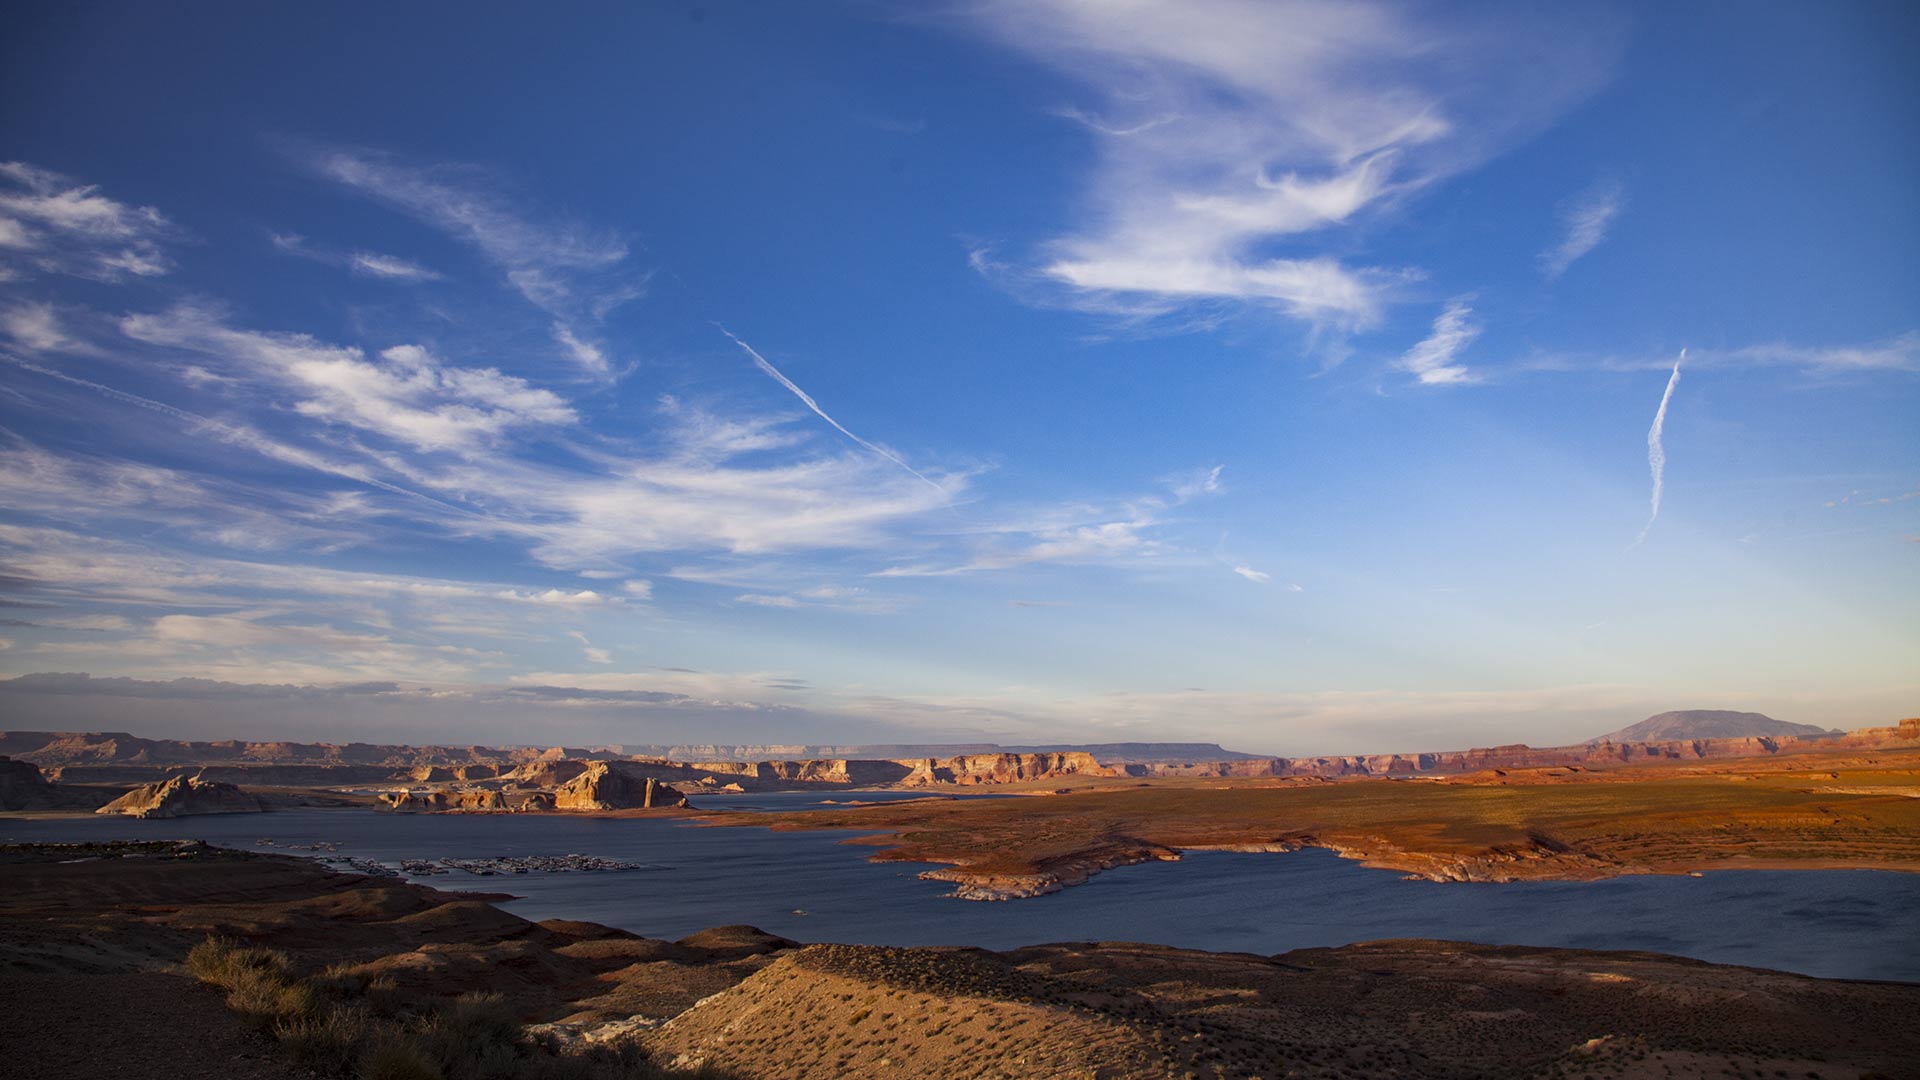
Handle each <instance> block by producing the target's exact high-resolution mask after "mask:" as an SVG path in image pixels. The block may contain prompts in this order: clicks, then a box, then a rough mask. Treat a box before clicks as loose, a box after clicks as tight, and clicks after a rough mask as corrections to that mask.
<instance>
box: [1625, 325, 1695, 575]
mask: <svg viewBox="0 0 1920 1080" xmlns="http://www.w3.org/2000/svg"><path fill="white" fill-rule="evenodd" d="M1686 358H1687V350H1685V349H1681V350H1680V356H1679V358H1678V359H1676V360H1674V362H1673V374H1672V375H1669V376H1668V377H1667V392H1666V393H1664V394H1661V395H1660V408H1659V410H1658V411H1656V412H1655V413H1654V414H1653V426H1652V427H1650V428H1648V429H1647V468H1648V469H1649V470H1650V471H1651V472H1652V473H1653V511H1652V513H1650V514H1648V515H1647V523H1646V525H1645V526H1643V527H1642V528H1641V529H1640V535H1639V537H1637V538H1636V539H1635V540H1634V541H1633V543H1632V544H1631V545H1630V547H1639V546H1640V544H1641V542H1642V541H1644V540H1645V539H1646V538H1647V533H1648V531H1649V530H1651V529H1652V528H1653V523H1654V521H1656V520H1658V519H1659V517H1660V492H1661V490H1662V489H1663V488H1664V487H1665V486H1666V480H1667V448H1666V447H1664V446H1662V445H1661V444H1660V434H1661V432H1662V431H1664V430H1665V429H1666V426H1667V402H1669V401H1672V400H1673V388H1674V387H1676V386H1678V385H1680V365H1681V363H1682V362H1684V361H1685V360H1686Z"/></svg>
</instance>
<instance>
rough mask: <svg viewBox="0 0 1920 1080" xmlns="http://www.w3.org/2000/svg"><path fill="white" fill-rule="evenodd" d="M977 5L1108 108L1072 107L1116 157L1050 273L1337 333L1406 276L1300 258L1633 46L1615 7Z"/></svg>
mask: <svg viewBox="0 0 1920 1080" xmlns="http://www.w3.org/2000/svg"><path fill="white" fill-rule="evenodd" d="M969 11H970V13H971V16H972V18H973V19H974V20H975V22H976V23H977V24H978V25H979V26H981V27H982V28H983V29H984V30H985V32H986V33H988V34H989V35H990V36H992V37H993V38H995V39H997V40H999V41H1001V42H1003V43H1005V44H1006V45H1008V46H1010V47H1012V48H1015V49H1018V50H1021V51H1023V52H1026V53H1029V54H1031V55H1033V56H1034V57H1035V58H1036V59H1037V60H1039V61H1040V62H1042V63H1045V64H1047V65H1049V66H1051V67H1054V68H1057V69H1060V70H1062V71H1064V72H1066V73H1067V74H1068V75H1070V76H1072V77H1074V78H1075V79H1077V80H1078V81H1079V82H1081V83H1082V84H1084V85H1085V86H1086V87H1088V88H1089V89H1090V90H1091V92H1092V93H1093V94H1094V95H1095V96H1096V97H1097V98H1098V99H1099V104H1098V105H1097V106H1094V107H1082V106H1079V105H1070V106H1067V107H1065V108H1061V109H1059V110H1057V111H1058V112H1059V113H1060V115H1063V116H1066V117H1068V118H1070V119H1072V120H1074V121H1076V122H1078V123H1080V124H1082V125H1083V126H1084V127H1085V128H1086V130H1087V131H1088V132H1089V134H1090V138H1091V139H1092V141H1093V143H1094V146H1095V149H1096V153H1097V155H1098V156H1097V161H1096V163H1095V165H1094V167H1093V169H1092V173H1091V177H1090V181H1089V190H1088V194H1087V198H1086V199H1085V200H1084V202H1083V205H1084V207H1085V213H1084V217H1085V218H1086V221H1085V223H1084V224H1083V226H1082V227H1081V228H1079V229H1078V230H1076V231H1075V232H1073V233H1072V234H1070V235H1067V236H1064V237H1059V238H1056V239H1055V240H1053V241H1052V242H1051V243H1049V244H1048V245H1047V247H1046V251H1047V254H1046V255H1045V256H1044V257H1043V258H1042V259H1041V260H1040V269H1039V273H1040V274H1041V275H1042V276H1043V277H1044V278H1046V279H1050V280H1051V281H1052V282H1054V283H1056V284H1057V285H1064V286H1066V287H1067V288H1068V289H1069V290H1070V291H1071V292H1073V293H1075V294H1077V295H1079V296H1080V297H1081V298H1082V299H1083V300H1085V301H1087V302H1088V303H1089V304H1090V305H1092V306H1095V307H1096V308H1098V309H1101V310H1119V311H1130V312H1131V313H1133V314H1136V315H1142V316H1147V317H1151V316H1153V315H1156V314H1162V313H1166V312H1167V311H1169V310H1172V309H1174V308H1177V307H1180V306H1182V305H1186V304H1191V303H1193V302H1196V301H1218V300H1234V301H1248V302H1255V303H1262V304H1266V305H1270V306H1273V307H1275V308H1277V309H1279V310H1281V311H1283V312H1285V313H1286V314H1288V315H1290V316H1292V317H1294V318H1297V319H1300V320H1304V321H1306V322H1308V323H1311V324H1313V325H1315V326H1316V327H1333V328H1338V329H1353V328H1365V327H1368V326H1371V325H1373V324H1374V323H1375V322H1376V321H1377V320H1378V319H1379V316H1380V311H1381V307H1382V305H1383V303H1384V302H1385V300H1386V299H1387V298H1388V294H1389V292H1390V290H1391V287H1392V286H1393V284H1394V283H1395V282H1396V281H1398V280H1400V279H1401V278H1402V277H1403V276H1404V275H1403V273H1402V272H1401V271H1397V270H1383V269H1380V268H1370V267H1354V266H1349V265H1347V264H1345V263H1343V262H1342V261H1340V260H1339V259H1337V258H1335V257H1334V256H1333V255H1332V254H1330V253H1326V252H1321V253H1313V252H1311V251H1308V252H1306V253H1301V251H1300V249H1302V248H1310V247H1311V246H1312V245H1313V244H1315V243H1316V242H1317V241H1316V237H1318V236H1319V235H1320V234H1325V233H1330V232H1332V231H1335V230H1338V229H1340V228H1342V227H1344V226H1347V225H1350V224H1352V223H1354V222H1356V221H1358V220H1360V219H1361V218H1362V216H1363V215H1365V214H1366V213H1367V212H1369V211H1370V210H1372V209H1374V208H1375V207H1378V206H1381V205H1385V204H1389V203H1392V202H1394V201H1396V200H1398V199H1401V198H1403V197H1405V196H1407V195H1408V194H1410V193H1412V192H1415V191H1417V190H1420V189H1421V188H1423V187H1426V186H1428V185H1431V184H1432V183H1434V182H1435V181H1437V180H1439V179H1441V178H1443V177H1445V176H1448V175H1450V174H1452V173H1454V172H1457V171H1459V170H1460V169H1462V168H1465V167H1468V166H1470V165H1471V164H1474V163H1476V162H1478V161H1480V160H1484V158H1485V157H1486V156H1488V155H1489V154H1491V153H1493V152H1494V151H1495V150H1497V149H1498V148H1499V147H1500V146H1502V145H1504V144H1506V143H1507V142H1510V141H1511V140H1512V139H1513V138H1515V137H1516V136H1517V135H1518V134H1519V133H1521V132H1524V131H1528V130H1532V129H1534V128H1536V127H1538V126H1540V125H1541V124H1544V123H1545V122H1546V121H1547V120H1548V119H1550V118H1551V117H1553V116H1555V115H1557V114H1558V113H1559V112H1561V111H1563V110H1564V109H1565V108H1566V107H1567V106H1568V105H1569V104H1570V103H1571V102H1573V101H1575V100H1577V99H1578V98H1580V97H1581V96H1583V95H1584V94H1586V93H1588V92H1590V91H1591V89H1592V88H1593V87H1595V86H1596V85H1598V84H1599V82H1600V81H1601V79H1602V77H1603V76H1604V73H1605V70H1606V68H1607V67H1608V65H1609V64H1610V61H1611V56H1612V53H1613V51H1614V50H1615V48H1616V47H1617V44H1616V43H1617V40H1618V36H1619V35H1618V34H1617V32H1616V31H1615V28H1614V27H1613V26H1612V25H1611V24H1612V22H1613V21H1614V20H1612V19H1611V18H1610V17H1605V16H1602V15H1598V14H1594V15H1583V16H1581V17H1579V19H1578V22H1580V23H1581V24H1582V25H1568V23H1567V20H1566V19H1565V18H1556V19H1553V20H1549V19H1545V18H1537V17H1534V16H1531V15H1526V14H1524V13H1516V12H1511V11H1503V13H1502V14H1501V15H1500V16H1498V17H1497V22H1498V25H1497V26H1496V25H1493V24H1494V23H1495V22H1496V17H1494V16H1492V15H1485V16H1482V15H1478V14H1476V13H1474V12H1471V11H1464V10H1452V11H1449V12H1446V13H1445V14H1446V15H1447V19H1448V22H1447V24H1446V25H1440V24H1439V21H1438V16H1434V15H1431V14H1430V13H1423V12H1421V11H1419V10H1417V9H1414V8H1411V7H1404V6H1398V5H1387V4H1371V3H1359V2H1355V3H1331V2H1322V0H1294V2H1266V0H1179V2H1172V0H1169V2H1148V0H1134V2H1128V3H1121V4H1114V3H1104V2H1099V0H988V2H985V3H980V4H976V5H973V6H972V7H971V8H970V9H969ZM1549 23H1553V24H1555V25H1548V24H1549ZM1602 23H1605V24H1608V25H1600V24H1602ZM1468 71H1471V72H1472V76H1471V77H1470V78H1469V77H1463V73H1464V72H1468ZM978 250H979V249H976V251H978ZM975 267H976V269H983V267H982V264H981V261H980V260H979V259H975Z"/></svg>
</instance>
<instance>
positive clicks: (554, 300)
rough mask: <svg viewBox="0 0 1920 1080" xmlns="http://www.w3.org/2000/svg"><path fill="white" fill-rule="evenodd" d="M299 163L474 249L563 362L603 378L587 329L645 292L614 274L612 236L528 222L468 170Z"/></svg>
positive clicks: (320, 156) (638, 281) (619, 260)
mask: <svg viewBox="0 0 1920 1080" xmlns="http://www.w3.org/2000/svg"><path fill="white" fill-rule="evenodd" d="M307 160H308V163H309V164H310V165H311V167H312V168H313V169H314V170H315V171H316V172H318V173H319V174H320V175H322V176H324V177H326V178H328V179H330V180H333V181H335V182H337V183H339V184H341V185H344V186H345V187H347V188H349V189H351V190H354V191H357V192H359V193H360V194H362V195H365V196H367V197H369V198H372V199H374V200H376V201H378V202H381V203H385V204H386V205H388V206H391V207H393V208H395V209H397V210H399V211H401V212H403V213H406V214H408V215H410V216H412V217H415V218H418V219H419V220H421V221H424V222H426V223H427V224H429V225H432V226H434V227H436V228H438V229H440V230H442V231H444V232H446V233H448V234H449V235H451V236H453V237H455V238H456V239H459V240H461V241H463V242H465V243H467V244H469V245H471V246H472V247H474V248H475V249H476V250H478V251H479V252H480V253H481V254H482V255H483V256H485V257H486V258H487V260H488V261H490V262H492V263H493V264H494V265H495V266H497V267H499V269H500V270H501V272H502V274H503V275H504V276H505V278H506V280H507V282H508V284H509V285H511V286H512V287H513V289H514V290H515V291H517V292H518V293H519V294H520V295H521V296H523V297H525V298H526V299H527V300H528V301H529V302H530V303H532V304H534V305H535V306H537V307H539V308H540V309H542V310H543V311H545V312H547V313H548V314H549V315H551V316H552V317H553V319H554V322H553V325H552V336H553V339H554V341H555V343H556V344H557V345H559V346H560V348H561V349H562V352H563V354H564V355H566V356H567V357H568V358H569V359H571V360H572V361H573V362H574V363H575V364H577V365H578V366H579V367H581V368H582V369H583V370H585V371H586V372H588V373H589V374H593V375H599V376H604V375H609V374H611V373H612V369H613V363H612V361H611V360H610V358H609V357H608V356H607V353H606V349H605V347H604V346H603V345H601V344H600V343H597V342H595V341H593V340H592V338H591V336H590V335H591V327H592V326H593V324H595V323H597V322H598V321H599V320H601V319H604V318H605V317H606V315H607V314H608V312H609V311H610V310H612V308H613V307H615V306H617V305H619V304H622V303H625V302H627V301H629V300H632V299H635V298H637V297H639V296H640V295H642V294H643V293H644V291H645V275H641V274H636V273H633V272H630V271H623V270H622V269H621V268H622V265H623V264H624V263H625V261H626V259H627V255H628V247H627V244H626V242H625V241H624V240H622V239H620V238H619V237H618V236H617V235H615V234H612V233H610V232H606V231H602V230H594V229H590V228H588V227H586V226H583V225H580V224H578V223H574V222H566V221H559V222H545V223H536V222H533V221H530V220H528V219H527V218H525V217H523V216H522V215H521V214H520V213H518V212H516V211H515V210H514V209H513V208H512V207H511V206H510V205H509V204H508V202H507V200H506V199H504V198H503V197H501V196H499V195H498V194H496V193H495V192H494V191H493V190H492V188H491V184H490V182H489V181H488V180H487V178H486V177H485V176H484V175H483V174H482V173H481V172H480V171H479V170H477V169H473V168H471V167H460V166H451V165H439V166H421V165H413V164H408V163H404V162H402V161H400V160H399V159H397V158H395V157H393V156H392V155H387V154H380V153H375V152H371V151H361V150H345V149H332V150H323V151H320V152H317V153H312V154H310V155H308V158H307Z"/></svg>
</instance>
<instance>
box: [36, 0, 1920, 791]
mask: <svg viewBox="0 0 1920 1080" xmlns="http://www.w3.org/2000/svg"><path fill="white" fill-rule="evenodd" d="M7 24H8V25H7V33H6V34H5V35H3V36H0V162H6V164H4V166H0V676H5V677H7V678H6V679H5V681H0V723H3V724H4V725H5V726H7V727H10V728H53V729H68V728H86V729H108V730H133V731H135V732H138V733H140V734H144V735H149V736H156V737H158V736H168V737H190V738H220V737H256V738H258V737H275V738H305V739H330V740H347V739H358V740H364V741H382V742H394V741H403V740H410V741H415V742H454V743H467V742H509V743H540V744H550V743H562V742H565V743H572V744H577V743H583V742H586V743H661V742H684V741H698V742H788V743H799V742H905V741H916V742H924V741H999V742H1009V743H1017V742H1035V741H1044V742H1113V741H1123V740H1175V739H1177V740H1207V741H1218V742H1221V743H1223V744H1225V745H1228V746H1231V747H1234V748H1237V749H1243V750H1251V751H1260V752H1268V753H1281V754H1306V753H1330V752H1372V751H1389V750H1408V749H1434V748H1454V747H1466V746H1483V745H1494V744H1502V743H1511V742H1529V743H1532V744H1534V745H1552V744H1556V743H1565V742H1571V741H1577V740H1579V739H1583V738H1585V737H1588V736H1591V735H1593V734H1596V733H1598V732H1601V731H1606V730H1610V729H1612V728H1614V727H1618V726H1620V725H1621V724H1624V723H1627V722H1630V721H1633V720H1637V719H1640V718H1642V717H1644V716H1646V715H1648V714H1649V713H1652V712H1658V711H1662V710H1666V709H1675V708H1735V709H1751V710H1757V711H1762V712H1766V713H1768V714H1770V715H1773V716H1776V717H1778V718H1780V719H1784V720H1792V721H1798V722H1805V723H1816V724H1821V725H1824V726H1830V727H1858V726H1866V725H1871V724H1884V723H1890V722H1892V721H1893V720H1894V719H1896V718H1898V717H1900V716H1906V715H1913V714H1914V713H1915V712H1916V710H1920V620H1916V619H1915V616H1914V613H1915V612H1916V611H1920V423H1916V417H1920V255H1916V252H1920V197H1916V195H1915V190H1916V188H1915V179H1914V178H1915V177H1916V176H1920V67H1916V66H1915V65H1914V64H1912V63H1911V57H1912V56H1913V55H1914V54H1915V52H1916V50H1917V49H1920V9H1916V8H1915V7H1914V6H1912V5H1909V4H1898V3H1850V4H1812V3H1807V4H1789V3H1782V4H1766V5H1750V4H1717V3H1702V4H1689V5H1665V4H1645V5H1640V4H1624V5H1611V4H1581V5H1531V4H1520V5H1497V4H1493V5H1443V6H1431V7H1430V6H1422V5H1414V4H1386V5H1374V4H1367V3H1285V2H1274V3H1259V2H1240V0H1185V2H1180V3H1149V2H1144V0H1109V2H1105V3H1094V2H1091V0H1019V2H1004V3H1003V2H998V0H985V2H978V3H975V2H956V3H933V4H926V3H913V4H899V5H894V4H889V3H881V2H872V0H841V2H828V3H822V4H809V5H768V4H745V3H741V4H734V3H723V2H712V3H704V2H703V3H698V4H685V3H682V4H668V3H650V4H626V5H616V4H579V5H562V6H561V7H559V8H558V9H554V10H541V11H537V12H536V11H534V10H532V9H525V8H513V7H505V6H503V7H498V8H491V9H490V6H489V5H478V6H476V5H467V4H460V5H453V4H428V3H421V4H409V5H375V4H362V3H343V4H327V5H307V6H303V7H302V6H288V5H270V6H262V5H250V4H238V3H226V4H223V3H209V4H202V5H195V6H194V7H193V8H191V9H184V10H183V9H180V8H178V7H162V6H157V5H152V4H133V3H97V4H87V5H71V4H59V3H43V2H38V0H23V2H21V3H16V4H14V5H11V6H10V7H9V13H8V16H7ZM1683 351H1684V356H1683Z"/></svg>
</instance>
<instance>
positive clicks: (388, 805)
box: [380, 791, 553, 814]
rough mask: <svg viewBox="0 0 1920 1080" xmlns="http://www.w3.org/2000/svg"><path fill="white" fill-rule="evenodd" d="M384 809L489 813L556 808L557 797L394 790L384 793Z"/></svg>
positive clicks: (539, 794) (400, 812) (411, 812)
mask: <svg viewBox="0 0 1920 1080" xmlns="http://www.w3.org/2000/svg"><path fill="white" fill-rule="evenodd" d="M380 808H381V809H383V810H391V811H393V812H394V813H396V814H446V813H460V812H466V813H486V812H504V811H529V810H551V809H553V796H551V795H548V794H546V793H544V792H536V793H534V794H531V795H522V794H517V793H505V792H499V791H394V792H389V793H387V794H385V795H382V796H380Z"/></svg>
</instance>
